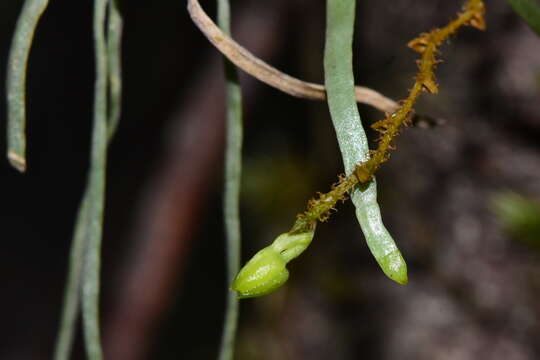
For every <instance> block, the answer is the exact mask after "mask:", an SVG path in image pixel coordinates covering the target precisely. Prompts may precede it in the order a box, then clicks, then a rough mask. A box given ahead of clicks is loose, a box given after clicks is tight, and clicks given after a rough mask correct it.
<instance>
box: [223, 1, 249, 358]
mask: <svg viewBox="0 0 540 360" xmlns="http://www.w3.org/2000/svg"><path fill="white" fill-rule="evenodd" d="M217 5H218V24H219V25H220V26H221V28H222V30H223V31H224V32H225V33H227V34H230V23H231V20H230V4H229V1H228V0H218V2H217ZM224 69H225V79H226V107H227V130H226V152H225V176H224V177H225V189H224V203H223V213H224V220H225V231H226V257H227V258H226V260H227V284H230V283H231V282H232V280H233V279H234V276H235V275H236V273H238V270H239V269H240V246H241V230H240V186H241V176H242V137H243V129H242V92H241V88H240V84H239V81H238V74H237V72H236V69H235V68H234V66H233V64H231V63H230V62H229V61H228V60H227V59H224ZM238 308H239V303H238V298H237V297H236V294H235V293H234V292H233V291H228V292H227V304H226V308H225V320H224V325H223V333H222V337H221V346H220V351H219V360H232V359H233V356H234V343H235V338H236V328H237V324H238Z"/></svg>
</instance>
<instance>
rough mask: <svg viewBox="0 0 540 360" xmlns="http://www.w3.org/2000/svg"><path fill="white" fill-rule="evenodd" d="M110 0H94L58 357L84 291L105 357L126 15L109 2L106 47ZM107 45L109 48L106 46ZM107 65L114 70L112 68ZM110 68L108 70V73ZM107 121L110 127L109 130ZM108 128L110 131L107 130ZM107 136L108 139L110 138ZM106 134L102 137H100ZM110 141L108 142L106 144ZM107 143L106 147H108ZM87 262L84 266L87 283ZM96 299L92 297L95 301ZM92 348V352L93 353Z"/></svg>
mask: <svg viewBox="0 0 540 360" xmlns="http://www.w3.org/2000/svg"><path fill="white" fill-rule="evenodd" d="M106 3H107V2H106V1H105V2H96V4H95V19H94V22H95V39H96V44H95V46H96V70H97V71H96V74H97V78H96V85H95V86H96V89H95V92H96V94H95V100H94V102H95V104H94V111H95V113H94V130H93V134H92V158H91V165H90V174H89V179H88V184H87V188H86V190H85V192H84V196H83V199H82V200H81V204H80V208H79V214H78V217H77V222H76V224H75V231H74V237H73V243H72V247H71V253H70V263H69V270H68V279H67V283H66V290H65V294H64V305H63V310H62V319H61V322H60V329H59V332H58V339H57V343H56V349H55V354H54V359H55V360H67V359H68V358H69V355H70V352H71V348H72V345H73V337H74V333H75V324H76V318H77V313H78V310H79V303H80V301H81V296H80V294H81V292H82V293H84V295H85V297H86V295H87V294H89V295H90V297H89V298H88V299H85V300H84V301H86V305H85V307H84V310H83V311H84V312H85V315H84V316H85V319H84V321H85V336H86V343H87V351H88V352H89V357H90V358H91V359H100V358H101V357H102V355H101V345H100V339H99V319H98V316H99V312H98V309H99V306H98V304H99V256H100V242H101V236H102V235H101V232H102V217H103V207H104V205H103V202H104V187H105V166H106V146H107V143H106V142H107V141H110V140H111V139H112V136H113V135H114V133H115V131H116V129H117V125H118V122H119V119H120V109H121V89H122V84H121V67H120V64H121V40H122V17H121V14H120V12H119V10H118V7H117V4H116V2H115V1H110V2H109V24H108V26H107V46H106V48H105V47H104V44H103V42H104V35H103V29H104V22H103V21H104V11H105V10H104V7H105V6H106ZM104 49H106V53H105V52H104ZM107 65H108V66H109V68H110V70H109V71H108V72H107ZM107 74H108V75H107ZM107 85H108V86H109V87H110V99H109V101H110V107H111V109H110V111H109V113H108V120H107V107H106V105H107V102H106V101H107V98H106V94H107ZM104 126H106V129H105V131H104V129H103V128H104ZM104 134H105V135H104ZM107 136H108V139H107ZM100 137H101V138H100ZM104 142H105V144H104ZM104 147H105V148H104ZM83 268H84V271H85V278H84V285H83V284H82V280H83V279H82V273H83ZM90 302H91V303H90ZM90 352H92V355H90Z"/></svg>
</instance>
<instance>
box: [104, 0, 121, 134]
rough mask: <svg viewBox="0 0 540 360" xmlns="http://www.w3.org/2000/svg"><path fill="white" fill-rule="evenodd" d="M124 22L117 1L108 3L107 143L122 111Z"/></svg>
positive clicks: (111, 0)
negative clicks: (108, 96) (108, 95)
mask: <svg viewBox="0 0 540 360" xmlns="http://www.w3.org/2000/svg"><path fill="white" fill-rule="evenodd" d="M123 26H124V22H123V20H122V15H121V14H120V10H119V9H118V1H117V0H110V2H109V24H108V26H107V52H108V60H109V64H108V65H109V69H108V70H109V94H110V98H109V107H110V108H109V122H108V125H109V127H108V134H109V141H110V140H111V139H112V137H113V136H114V134H115V133H116V130H117V129H118V123H119V122H120V114H121V109H122V29H123Z"/></svg>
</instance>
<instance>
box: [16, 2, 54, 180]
mask: <svg viewBox="0 0 540 360" xmlns="http://www.w3.org/2000/svg"><path fill="white" fill-rule="evenodd" d="M48 4H49V0H26V1H25V2H24V5H23V8H22V11H21V14H20V15H19V19H18V20H17V25H16V27H15V34H14V35H13V41H12V44H11V50H10V52H9V60H8V71H7V83H6V87H7V108H8V126H7V145H8V146H7V157H8V160H9V162H10V163H11V165H12V166H13V167H15V168H16V169H17V170H19V171H21V172H24V171H26V135H25V129H26V68H27V65H28V56H29V55H30V48H31V46H32V40H33V39H34V33H35V31H36V28H37V25H38V22H39V19H40V18H41V15H43V12H44V11H45V9H46V8H47V5H48Z"/></svg>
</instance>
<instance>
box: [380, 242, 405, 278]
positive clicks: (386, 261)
mask: <svg viewBox="0 0 540 360" xmlns="http://www.w3.org/2000/svg"><path fill="white" fill-rule="evenodd" d="M377 262H378V263H379V265H380V267H381V269H382V271H384V273H385V274H386V276H388V277H389V278H390V279H392V280H394V281H395V282H397V283H399V284H401V285H406V284H407V283H408V282H409V278H408V277H407V264H406V263H405V260H404V259H403V256H401V253H400V252H399V250H396V251H392V252H391V253H389V254H387V255H385V256H383V257H380V258H378V259H377Z"/></svg>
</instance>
